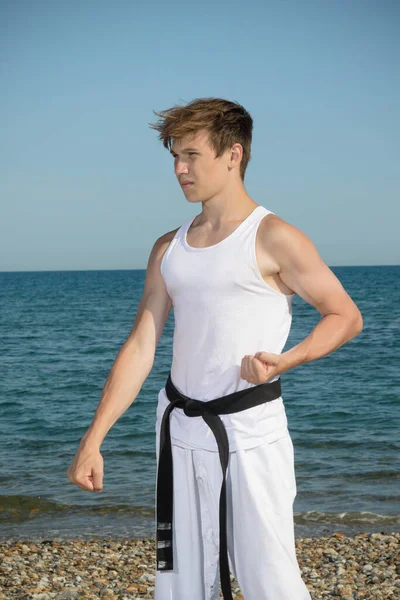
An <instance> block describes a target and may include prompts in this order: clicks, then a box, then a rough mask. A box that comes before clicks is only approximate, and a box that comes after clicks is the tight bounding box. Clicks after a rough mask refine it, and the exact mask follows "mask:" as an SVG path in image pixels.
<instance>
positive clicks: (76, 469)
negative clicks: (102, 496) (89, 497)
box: [66, 444, 103, 492]
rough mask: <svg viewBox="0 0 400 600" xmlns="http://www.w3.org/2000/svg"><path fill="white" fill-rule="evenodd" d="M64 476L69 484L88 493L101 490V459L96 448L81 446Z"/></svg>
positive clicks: (86, 445)
mask: <svg viewBox="0 0 400 600" xmlns="http://www.w3.org/2000/svg"><path fill="white" fill-rule="evenodd" d="M66 475H67V477H68V479H69V480H70V482H71V483H74V484H75V485H77V486H78V487H80V488H82V489H83V490H85V491H88V492H101V490H102V489H103V457H102V455H101V453H100V450H99V449H98V448H97V446H94V445H89V444H81V445H80V446H79V449H78V452H77V453H76V455H75V458H74V460H73V461H72V463H71V465H70V466H69V467H68V470H67V472H66Z"/></svg>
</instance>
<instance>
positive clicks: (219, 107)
mask: <svg viewBox="0 0 400 600" xmlns="http://www.w3.org/2000/svg"><path fill="white" fill-rule="evenodd" d="M153 112H154V114H155V115H157V116H158V117H161V118H160V120H159V121H157V123H149V125H150V127H152V128H153V129H156V130H157V131H159V132H160V135H159V139H160V140H161V141H162V142H163V145H164V147H165V148H168V149H169V150H170V149H171V146H172V143H173V140H174V139H176V138H180V137H182V136H184V135H187V134H195V133H197V132H198V131H199V130H200V129H205V130H206V131H207V132H208V134H209V141H210V144H211V146H212V147H213V148H214V150H215V155H216V158H218V157H219V156H221V155H222V154H223V153H224V152H225V151H226V150H228V149H229V148H230V147H231V146H233V144H236V143H239V144H241V145H242V148H243V157H242V160H241V163H240V176H241V178H242V180H243V179H244V175H245V172H246V168H247V165H248V163H249V160H250V153H251V137H252V130H253V119H252V118H251V116H250V114H249V113H248V112H247V110H245V109H244V108H243V106H241V105H240V104H238V103H237V102H231V101H229V100H223V99H222V98H197V99H195V100H193V101H192V102H190V103H189V104H187V105H186V106H179V105H175V106H173V107H172V108H169V109H167V110H163V111H161V112H156V111H154V110H153Z"/></svg>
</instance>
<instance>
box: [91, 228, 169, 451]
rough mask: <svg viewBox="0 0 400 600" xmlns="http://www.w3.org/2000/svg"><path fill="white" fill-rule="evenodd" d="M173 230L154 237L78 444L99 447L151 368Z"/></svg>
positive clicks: (164, 315) (165, 301) (162, 319)
mask: <svg viewBox="0 0 400 600" xmlns="http://www.w3.org/2000/svg"><path fill="white" fill-rule="evenodd" d="M176 231H177V230H176V229H175V230H173V231H170V232H168V233H166V234H165V235H163V236H161V237H160V238H158V240H157V241H156V242H155V244H154V246H153V248H152V251H151V253H150V256H149V260H148V265H147V270H146V279H145V285H144V291H143V295H142V298H141V301H140V304H139V306H138V310H137V313H136V317H135V321H134V323H133V327H132V330H131V332H130V333H129V335H128V337H127V339H126V341H125V342H124V344H123V345H122V346H121V348H120V350H119V352H118V354H117V357H116V359H115V361H114V364H113V366H112V368H111V371H110V373H109V375H108V377H107V380H106V382H105V385H104V388H103V392H102V395H101V398H100V402H99V405H98V407H97V410H96V412H95V415H94V417H93V420H92V423H91V424H90V427H89V429H88V431H87V432H86V433H85V435H84V436H83V437H82V440H81V444H84V445H87V444H89V445H91V446H92V445H93V446H94V447H97V448H100V446H101V444H102V442H103V440H104V438H105V436H106V435H107V432H108V431H109V430H110V429H111V427H112V426H113V425H114V423H115V422H116V421H117V420H118V419H119V417H120V416H121V415H122V414H123V413H124V412H125V411H126V410H127V409H128V407H129V406H130V405H131V404H132V402H133V401H134V400H135V398H136V397H137V395H138V394H139V392H140V389H141V387H142V385H143V383H144V381H145V380H146V378H147V377H148V375H149V373H150V371H151V369H152V367H153V363H154V355H155V351H156V347H157V344H158V342H159V339H160V337H161V334H162V331H163V329H164V325H165V323H166V321H167V319H168V316H169V313H170V310H171V308H172V302H171V299H170V297H169V295H168V293H167V289H166V287H165V283H164V279H163V277H162V275H161V271H160V265H161V260H162V257H163V256H164V253H165V251H166V249H167V248H168V246H169V244H170V242H171V240H172V239H173V237H174V235H175V233H176Z"/></svg>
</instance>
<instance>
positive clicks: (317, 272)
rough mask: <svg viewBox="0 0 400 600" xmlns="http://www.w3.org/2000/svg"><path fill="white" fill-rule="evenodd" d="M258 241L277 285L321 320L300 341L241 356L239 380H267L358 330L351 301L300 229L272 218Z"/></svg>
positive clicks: (359, 325)
mask: <svg viewBox="0 0 400 600" xmlns="http://www.w3.org/2000/svg"><path fill="white" fill-rule="evenodd" d="M263 243H264V245H265V249H266V251H268V253H269V255H270V256H271V257H272V258H273V259H274V260H275V261H276V264H277V265H279V276H280V278H281V280H282V281H283V283H284V284H285V285H287V286H288V287H289V288H290V289H292V290H293V291H294V292H295V293H296V294H298V295H299V296H301V298H303V300H305V301H306V302H307V303H308V304H311V305H312V306H314V307H315V308H316V309H317V311H318V312H319V313H320V314H321V315H322V319H321V320H320V321H319V322H318V324H317V325H316V327H315V328H314V329H313V330H312V331H311V333H310V334H309V335H308V336H307V337H306V338H305V339H304V340H303V341H302V342H300V343H299V344H297V345H296V346H294V347H292V348H290V349H289V350H287V351H286V352H283V353H282V354H280V355H276V354H271V353H267V352H263V351H260V352H257V353H256V354H255V355H254V357H250V356H247V357H244V359H243V361H242V375H241V376H242V377H243V375H246V376H245V377H243V378H244V379H247V380H248V381H252V383H261V382H262V381H268V379H271V378H272V377H274V376H275V375H277V374H280V373H284V372H285V371H288V370H289V369H292V368H293V367H296V366H298V365H301V364H304V363H307V362H310V361H312V360H316V359H317V358H321V357H322V356H325V355H327V354H329V353H331V352H333V351H334V350H336V349H337V348H339V347H340V346H342V345H343V344H345V343H346V342H348V341H349V340H351V339H352V338H354V337H355V336H356V335H358V334H359V333H360V332H361V331H362V328H363V319H362V315H361V313H360V311H359V309H358V307H357V305H356V304H355V303H354V302H353V300H352V299H351V298H350V296H349V295H348V293H347V292H346V290H345V289H344V288H343V286H342V284H341V282H340V281H339V279H338V278H337V277H336V275H335V274H334V273H333V272H332V271H331V269H330V268H329V267H328V266H327V265H326V264H325V263H324V261H323V260H322V258H321V257H320V255H319V253H318V251H317V249H316V247H315V245H314V244H313V242H312V241H311V240H310V239H309V238H308V237H307V235H306V234H305V233H303V232H302V231H300V230H299V229H298V228H296V227H294V226H293V225H290V224H289V223H287V222H286V221H284V220H282V219H279V218H277V219H274V221H273V222H272V221H271V224H270V225H269V227H268V230H265V234H264V239H263ZM248 377H250V379H249V378H248Z"/></svg>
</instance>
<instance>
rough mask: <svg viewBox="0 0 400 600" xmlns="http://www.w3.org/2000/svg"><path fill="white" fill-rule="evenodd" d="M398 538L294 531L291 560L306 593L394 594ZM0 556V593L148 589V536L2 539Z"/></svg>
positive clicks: (132, 599) (130, 594)
mask: <svg viewBox="0 0 400 600" xmlns="http://www.w3.org/2000/svg"><path fill="white" fill-rule="evenodd" d="M399 542H400V533H392V534H384V533H371V534H368V533H360V534H356V535H354V536H352V537H349V536H346V535H344V534H342V533H334V534H331V535H328V536H322V537H309V538H305V537H303V538H300V537H299V538H296V550H297V558H298V562H299V565H300V569H301V572H302V576H303V579H304V581H305V583H306V585H307V587H308V589H309V590H310V593H311V596H312V598H313V600H314V599H315V600H316V599H317V598H338V599H340V600H356V599H365V600H372V599H375V598H379V599H386V598H390V599H391V600H395V599H398V598H400V553H399ZM0 558H1V562H0V600H12V599H17V598H18V599H20V600H50V599H52V598H55V599H56V600H71V599H73V600H75V599H77V600H80V599H86V598H87V599H103V598H104V599H105V600H107V599H110V600H111V599H118V600H136V599H139V598H143V599H146V598H147V599H149V598H153V595H154V579H155V541H154V540H152V539H132V540H129V539H117V538H107V539H92V540H64V541H59V540H58V541H56V540H45V539H44V540H41V541H35V542H32V541H29V540H20V541H11V540H8V541H7V540H6V541H2V542H0ZM232 589H233V592H234V593H233V597H234V598H235V599H236V600H245V599H243V596H242V594H241V591H240V588H239V586H238V583H237V582H236V581H235V579H234V578H233V577H232ZM221 598H222V596H221ZM188 600H189V599H188ZM293 600H295V599H293Z"/></svg>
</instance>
